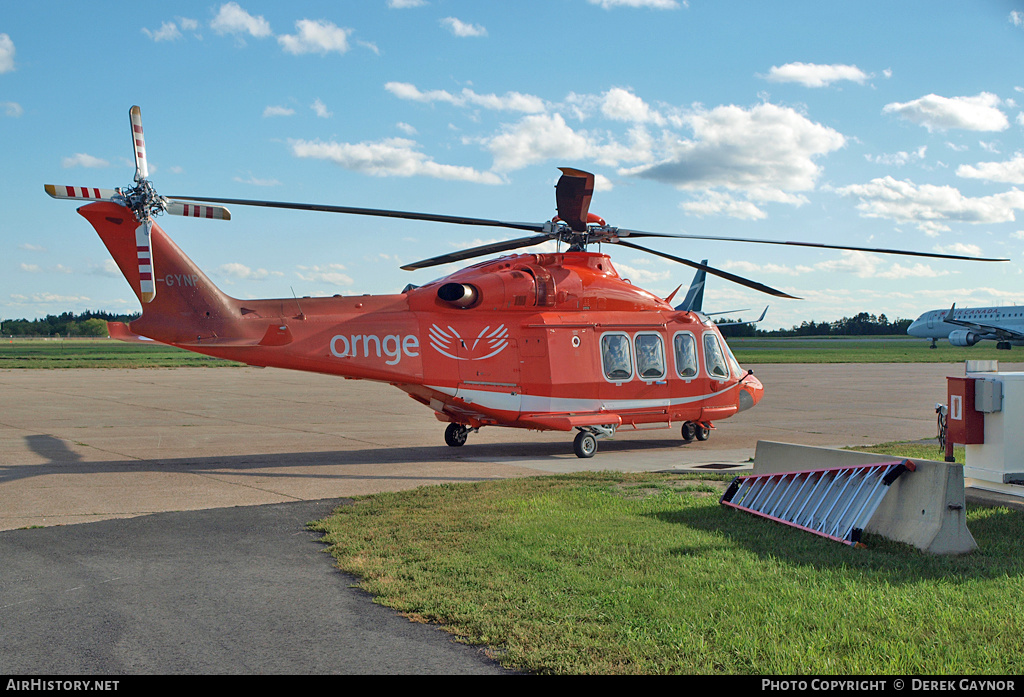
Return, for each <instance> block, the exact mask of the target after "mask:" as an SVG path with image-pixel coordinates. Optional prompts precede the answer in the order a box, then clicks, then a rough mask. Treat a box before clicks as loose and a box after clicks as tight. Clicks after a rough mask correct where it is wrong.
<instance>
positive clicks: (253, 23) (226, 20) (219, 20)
mask: <svg viewBox="0 0 1024 697" xmlns="http://www.w3.org/2000/svg"><path fill="white" fill-rule="evenodd" d="M210 28H211V29H213V30H214V31H215V32H217V33H218V34H248V35H249V36H252V37H254V38H257V39H262V38H265V37H267V36H270V34H271V31H270V22H268V21H267V20H265V19H263V16H262V15H260V16H259V17H253V16H252V15H251V14H249V13H248V12H246V11H245V10H243V9H242V8H241V7H239V6H238V3H236V2H229V3H226V4H224V5H221V6H220V10H218V12H217V16H216V17H214V18H213V21H212V22H210Z"/></svg>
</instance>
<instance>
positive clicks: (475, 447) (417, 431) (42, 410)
mask: <svg viewBox="0 0 1024 697" xmlns="http://www.w3.org/2000/svg"><path fill="white" fill-rule="evenodd" d="M1002 367H1003V369H1004V370H1006V369H1014V368H1013V367H1010V366H1002ZM755 373H756V374H757V376H758V377H759V378H760V379H761V381H762V382H763V383H764V384H765V387H766V395H765V398H764V399H763V400H762V402H761V404H759V405H758V406H757V407H755V408H754V409H752V410H750V411H747V412H744V413H742V414H739V415H737V416H735V417H733V418H730V419H726V420H724V421H721V422H719V423H717V424H716V427H717V428H716V430H715V431H713V432H712V436H711V438H710V440H708V441H706V442H697V441H695V442H692V443H689V444H685V445H684V444H682V442H681V439H680V436H679V431H678V429H677V428H673V429H672V430H667V429H660V430H647V431H636V432H634V431H630V430H628V429H620V431H619V433H618V434H617V435H616V437H615V438H614V439H613V440H603V441H600V445H599V451H598V453H597V455H596V456H595V457H594V458H592V459H589V460H581V459H579V458H577V457H575V455H573V452H572V434H568V433H536V432H530V431H520V430H514V429H501V428H486V429H483V430H482V431H480V432H479V433H477V434H470V438H469V442H468V443H467V444H466V445H465V446H464V447H462V448H449V447H448V446H446V445H444V439H443V428H444V424H442V423H441V422H438V421H437V420H436V419H435V418H434V417H433V415H432V414H431V412H430V411H429V410H428V409H426V408H424V407H422V406H421V405H419V404H417V403H415V402H413V401H412V400H411V399H409V398H408V397H406V396H405V395H404V394H403V393H401V392H399V391H398V390H396V389H394V388H391V387H389V386H386V385H377V384H373V383H367V382H359V381H345V380H341V379H338V378H333V377H326V376H320V375H307V374H302V373H295V372H285V371H277V370H272V369H266V370H260V369H256V368H209V369H199V368H188V369H145V370H65V371H61V370H54V371H49V370H25V371H0V531H2V532H0V559H3V562H4V563H3V565H2V569H0V625H2V626H3V627H4V631H3V632H0V674H7V675H29V674H31V675H36V676H38V675H143V674H147V675H148V674H264V673H287V674H324V673H339V674H359V673H371V674H429V673H437V674H460V673H485V674H488V673H489V674H499V673H503V672H505V671H503V670H502V669H501V668H500V666H498V665H497V664H496V663H495V662H494V661H492V660H491V659H490V658H488V657H487V656H486V655H485V653H484V652H482V651H480V650H477V649H475V648H470V647H465V646H461V645H458V644H456V643H454V642H453V641H452V640H451V638H450V637H449V636H448V635H447V634H445V633H444V632H442V631H440V630H438V629H436V628H433V627H426V626H423V625H417V624H414V623H411V622H409V621H407V620H405V619H404V618H401V617H400V616H398V615H397V614H395V613H393V612H391V611H389V610H386V609H384V608H381V607H379V606H376V605H374V604H373V603H372V602H371V600H370V599H369V598H368V597H366V595H365V594H363V593H361V592H360V591H358V590H355V589H353V588H351V587H350V586H351V584H352V583H353V582H354V579H351V578H349V577H347V576H345V575H344V574H341V573H339V572H338V571H337V570H336V569H334V568H333V566H332V565H331V560H330V558H329V557H328V556H327V555H325V554H322V553H321V552H322V547H321V545H320V544H319V543H318V542H317V541H316V539H315V536H314V535H312V534H310V533H308V532H306V531H305V529H304V525H305V523H306V522H307V521H309V520H314V519H317V518H321V517H323V516H325V515H327V514H328V513H329V512H330V510H331V509H332V508H333V507H334V506H336V505H339V504H341V503H342V502H343V499H344V498H345V497H349V496H353V495H358V494H367V493H373V492H377V491H383V490H398V489H407V488H411V487H416V486H421V485H429V484H437V483H441V482H464V481H480V480H487V479H499V478H507V477H521V476H530V475H537V474H545V473H555V472H570V471H578V470H581V469H609V470H625V471H636V470H669V471H672V470H685V469H690V468H702V467H711V468H714V469H715V470H716V471H729V470H742V469H745V468H748V467H750V462H751V459H752V457H753V455H754V448H755V445H756V443H757V441H758V440H779V441H786V442H793V443H802V444H807V445H823V446H831V447H836V446H844V445H856V444H872V443H879V442H884V441H892V440H915V439H922V438H930V437H933V436H934V435H935V411H934V407H935V404H936V403H937V402H943V401H945V395H946V379H945V378H946V376H947V375H963V366H962V365H941V364H936V365H929V364H916V365H903V364H900V365H896V364H892V365H877V364H867V365H853V364H844V365H764V366H755ZM938 455H939V453H938V449H937V448H936V456H937V457H938Z"/></svg>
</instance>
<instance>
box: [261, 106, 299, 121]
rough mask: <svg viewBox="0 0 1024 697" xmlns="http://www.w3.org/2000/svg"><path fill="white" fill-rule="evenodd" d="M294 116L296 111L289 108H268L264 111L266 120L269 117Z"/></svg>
mask: <svg viewBox="0 0 1024 697" xmlns="http://www.w3.org/2000/svg"><path fill="white" fill-rule="evenodd" d="M294 114H295V109H292V108H291V107H287V106H268V107H267V108H266V109H264V110H263V117H264V118H267V117H268V116H293V115H294Z"/></svg>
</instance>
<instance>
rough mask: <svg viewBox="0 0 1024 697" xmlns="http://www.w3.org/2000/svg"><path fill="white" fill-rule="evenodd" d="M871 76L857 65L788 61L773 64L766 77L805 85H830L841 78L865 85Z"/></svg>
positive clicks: (772, 80)
mask: <svg viewBox="0 0 1024 697" xmlns="http://www.w3.org/2000/svg"><path fill="white" fill-rule="evenodd" d="M870 77H871V76H870V75H868V74H867V73H865V72H864V71H863V70H861V69H860V68H858V67H857V66H856V65H839V64H836V65H819V64H816V63H786V64H785V65H781V66H780V65H773V66H772V67H771V70H769V71H768V74H767V75H765V76H764V79H766V80H768V81H769V82H796V83H798V84H801V85H803V86H804V87H828V86H829V85H831V84H832V83H833V82H839V81H840V80H849V81H850V82H856V83H857V84H860V85H863V84H864V83H865V82H867V81H868V79H870Z"/></svg>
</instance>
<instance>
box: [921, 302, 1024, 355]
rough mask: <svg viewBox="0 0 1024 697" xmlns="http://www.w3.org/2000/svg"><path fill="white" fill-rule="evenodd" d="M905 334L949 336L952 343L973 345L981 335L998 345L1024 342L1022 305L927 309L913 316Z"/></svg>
mask: <svg viewBox="0 0 1024 697" xmlns="http://www.w3.org/2000/svg"><path fill="white" fill-rule="evenodd" d="M907 334H909V335H911V336H919V337H921V338H922V339H931V340H932V346H931V347H932V348H935V340H936V339H939V338H941V337H946V338H948V339H949V343H951V344H953V346H974V345H975V344H976V343H978V342H979V341H981V340H982V339H992V340H994V341H995V342H997V343H996V348H997V349H1005V350H1009V349H1010V346H1024V306H1014V305H1011V306H1008V307H965V308H962V309H959V310H958V309H956V303H954V304H953V307H951V308H949V309H948V310H929V311H928V312H925V313H924V314H923V315H921V316H920V317H918V318H917V319H916V320H914V322H913V324H911V325H910V326H909V327H908V328H907Z"/></svg>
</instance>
